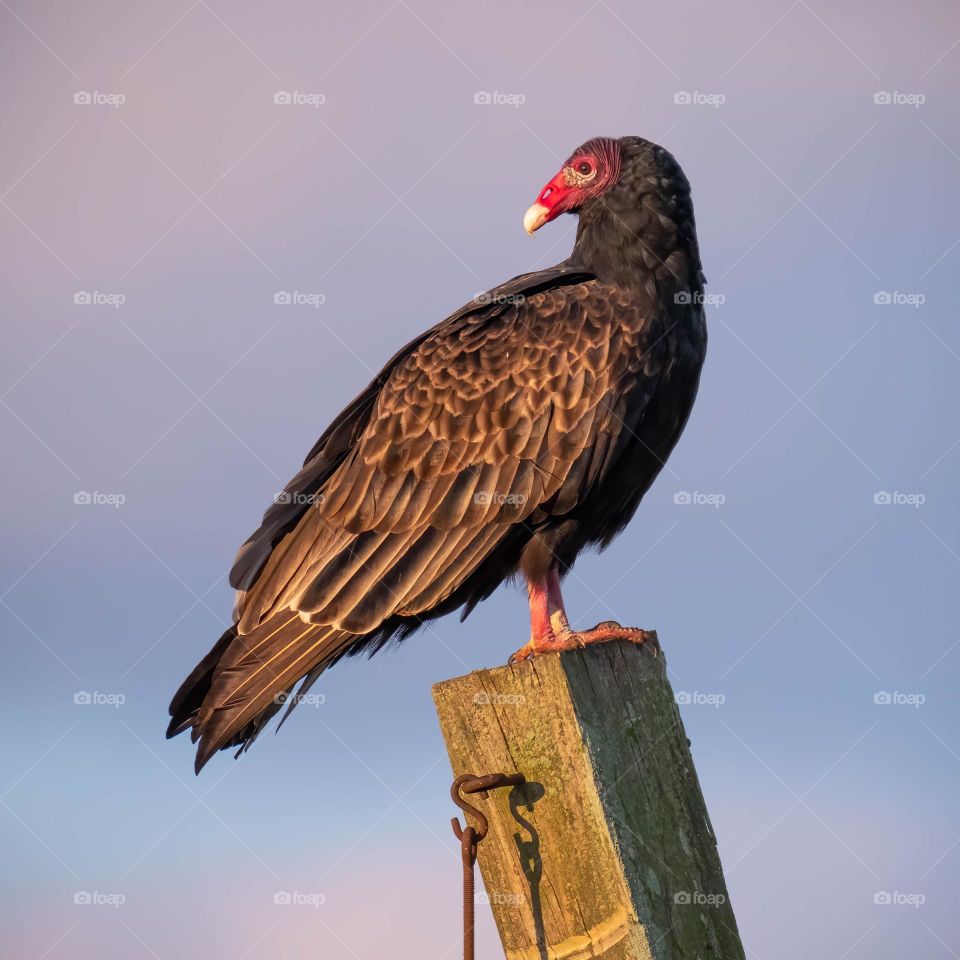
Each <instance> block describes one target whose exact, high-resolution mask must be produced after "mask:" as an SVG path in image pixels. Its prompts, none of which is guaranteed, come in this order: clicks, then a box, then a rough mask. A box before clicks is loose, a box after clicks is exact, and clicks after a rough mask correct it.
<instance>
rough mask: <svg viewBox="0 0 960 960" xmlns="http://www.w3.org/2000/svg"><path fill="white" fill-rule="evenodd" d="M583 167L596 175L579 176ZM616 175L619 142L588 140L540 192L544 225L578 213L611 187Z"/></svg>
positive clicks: (599, 138)
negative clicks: (560, 217) (558, 218)
mask: <svg viewBox="0 0 960 960" xmlns="http://www.w3.org/2000/svg"><path fill="white" fill-rule="evenodd" d="M583 164H588V165H589V167H590V170H591V171H595V173H593V174H591V173H587V174H583V173H581V171H580V167H581V165H583ZM619 175H620V144H619V142H618V141H616V140H614V139H612V138H610V137H596V138H594V139H593V140H588V141H587V142H586V143H585V144H584V145H583V146H582V147H579V148H578V149H577V150H575V151H574V152H573V153H572V154H571V155H570V157H569V159H568V160H567V162H566V163H565V164H564V165H563V166H562V167H561V168H560V172H559V173H558V174H557V175H556V176H555V177H554V178H553V179H552V180H551V181H550V182H549V183H548V184H547V185H546V186H545V187H544V188H543V189H542V190H541V191H540V195H539V196H538V197H537V203H539V204H541V205H542V206H544V207H546V208H547V210H548V211H549V212H548V213H547V216H546V218H545V220H544V223H549V222H550V221H551V220H554V219H556V218H557V217H558V216H560V214H561V213H569V212H572V211H574V210H578V209H579V208H580V207H581V206H582V205H583V204H584V203H585V202H586V201H587V200H589V199H591V198H592V197H597V196H599V195H600V194H602V193H604V192H605V191H606V190H608V189H609V188H610V187H611V186H613V184H614V183H616V182H617V178H618V177H619ZM584 181H586V182H584Z"/></svg>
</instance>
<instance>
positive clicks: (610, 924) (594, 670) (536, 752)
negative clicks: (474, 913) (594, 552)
mask: <svg viewBox="0 0 960 960" xmlns="http://www.w3.org/2000/svg"><path fill="white" fill-rule="evenodd" d="M433 697H434V701H435V703H436V707H437V713H438V715H439V717H440V726H441V729H442V731H443V736H444V739H445V741H446V744H447V750H448V752H449V754H450V762H451V765H452V767H453V772H454V776H460V775H461V774H464V773H472V774H475V775H477V776H482V775H484V774H488V773H522V774H524V775H525V776H526V779H527V783H526V784H525V785H523V786H521V787H514V788H512V789H502V790H496V791H493V792H491V793H490V795H489V798H488V799H486V800H479V799H473V798H471V802H473V803H474V804H475V805H476V806H477V807H478V808H480V809H482V810H483V811H484V813H486V814H487V816H488V817H489V819H490V832H489V834H488V835H487V837H486V839H485V840H484V841H483V842H482V843H481V844H480V846H479V858H478V859H479V864H480V869H481V872H482V875H483V881H484V886H485V888H486V891H487V898H488V900H489V903H490V906H491V908H492V909H493V914H494V918H495V919H496V922H497V928H498V930H499V932H500V939H501V941H502V942H503V947H504V952H505V953H506V956H507V958H508V960H581V958H583V960H586V958H588V957H602V958H605V960H607V958H609V960H640V958H643V960H697V958H704V960H706V958H711V960H743V956H744V953H743V947H742V945H741V943H740V938H739V935H738V933H737V925H736V921H735V919H734V916H733V910H732V909H731V906H730V901H729V898H728V896H727V888H726V884H725V883H724V879H723V873H722V871H721V868H720V858H719V856H718V854H717V848H716V839H715V837H714V834H713V829H712V827H711V825H710V818H709V816H708V815H707V809H706V806H705V805H704V802H703V795H702V794H701V792H700V785H699V783H698V781H697V775H696V771H695V770H694V767H693V760H692V759H691V756H690V749H689V744H688V741H687V738H686V735H685V733H684V730H683V723H682V722H681V720H680V713H679V710H678V709H677V706H676V703H675V702H674V697H673V691H672V690H671V688H670V683H669V681H668V680H667V675H666V664H665V662H664V658H663V654H662V652H661V651H660V648H659V645H658V644H657V642H656V640H653V641H650V642H648V643H646V644H644V645H643V646H636V645H634V644H632V643H628V642H625V641H614V642H611V643H604V644H597V645H594V646H590V647H587V648H586V649H583V650H575V651H570V652H565V653H561V654H548V655H546V656H541V657H537V658H535V659H533V660H527V661H525V662H523V663H520V664H517V665H515V666H507V667H499V668H497V669H494V670H481V671H477V672H475V673H471V674H469V675H468V676H465V677H458V678H456V679H454V680H447V681H444V682H443V683H438V684H436V686H434V688H433Z"/></svg>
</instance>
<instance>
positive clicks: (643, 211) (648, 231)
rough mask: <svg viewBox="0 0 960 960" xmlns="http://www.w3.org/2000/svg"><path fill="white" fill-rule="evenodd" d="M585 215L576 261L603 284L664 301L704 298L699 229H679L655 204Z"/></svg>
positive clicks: (601, 209)
mask: <svg viewBox="0 0 960 960" xmlns="http://www.w3.org/2000/svg"><path fill="white" fill-rule="evenodd" d="M618 206H619V209H616V208H614V207H613V205H612V204H611V205H607V206H599V207H598V208H596V209H593V210H590V211H582V212H581V215H580V225H579V227H578V229H577V239H576V243H575V244H574V247H573V254H572V255H571V260H572V261H573V262H574V263H576V264H577V265H578V266H583V267H585V268H586V269H588V270H589V271H590V272H591V273H593V274H594V275H595V276H596V277H597V278H598V279H599V280H602V281H603V282H605V283H610V284H613V285H615V286H618V287H624V288H626V289H629V290H637V291H641V290H646V291H648V292H649V291H650V286H651V284H653V285H654V286H655V287H656V288H657V291H658V292H659V293H660V294H661V295H672V294H673V293H674V292H677V291H685V290H689V291H690V292H692V293H702V291H703V278H702V274H701V272H700V255H699V252H698V250H697V242H696V234H695V232H694V228H693V224H692V222H690V223H679V224H678V223H675V222H674V221H673V220H672V219H670V217H669V216H666V215H665V214H664V213H663V211H662V210H660V209H658V208H657V205H656V204H655V202H653V201H651V202H644V201H643V200H641V201H640V202H638V203H635V204H634V205H631V206H625V205H618Z"/></svg>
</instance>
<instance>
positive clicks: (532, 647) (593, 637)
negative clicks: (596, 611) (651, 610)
mask: <svg viewBox="0 0 960 960" xmlns="http://www.w3.org/2000/svg"><path fill="white" fill-rule="evenodd" d="M655 636H656V634H654V633H653V632H651V631H649V630H641V629H640V628H639V627H623V626H621V625H620V624H619V623H617V622H616V621H615V620H604V621H603V622H602V623H598V624H597V625H596V626H595V627H592V628H591V629H590V630H577V631H574V630H570V629H569V628H568V629H565V630H560V631H557V632H554V631H550V632H549V633H546V634H544V635H543V636H541V637H531V638H530V640H529V642H528V643H527V644H525V645H524V646H522V647H521V648H520V649H519V650H517V652H516V653H514V654H512V655H511V657H510V659H509V660H508V661H507V663H508V664H514V663H519V662H520V661H521V660H529V659H530V658H531V657H539V656H540V655H541V654H544V653H558V652H560V651H561V650H576V649H578V648H580V647H586V646H589V645H590V644H591V643H606V642H607V641H608V640H629V641H630V642H631V643H644V642H646V641H647V640H650V639H653V638H654V637H655Z"/></svg>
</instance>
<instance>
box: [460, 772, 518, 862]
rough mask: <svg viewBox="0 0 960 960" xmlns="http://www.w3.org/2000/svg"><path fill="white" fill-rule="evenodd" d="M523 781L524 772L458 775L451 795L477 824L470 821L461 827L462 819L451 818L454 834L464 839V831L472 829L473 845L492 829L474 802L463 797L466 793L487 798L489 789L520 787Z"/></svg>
mask: <svg viewBox="0 0 960 960" xmlns="http://www.w3.org/2000/svg"><path fill="white" fill-rule="evenodd" d="M521 783H526V777H524V775H523V774H522V773H510V774H507V773H488V774H486V775H485V776H482V777H477V776H474V775H473V774H472V773H465V774H463V775H462V776H459V777H457V779H456V780H454V781H453V784H452V786H451V787H450V797H451V799H452V800H453V802H454V803H455V804H456V805H457V806H458V807H459V808H460V809H461V810H462V811H463V812H464V814H465V815H466V814H469V815H470V816H472V817H473V818H474V819H475V820H476V821H477V826H476V827H471V826H470V823H469V821H468V822H467V826H466V827H461V826H460V820H459V819H458V818H457V817H453V818H452V819H451V820H450V826H452V827H453V835H454V836H455V837H456V838H457V839H458V840H461V841H462V840H463V835H464V833H465V832H467V831H468V830H471V831H472V833H473V836H472V838H471V845H476V844H478V843H479V842H480V841H481V840H482V839H483V838H484V837H485V836H486V835H487V830H489V829H490V821H489V820H487V818H486V816H485V815H484V814H483V813H482V812H481V811H479V810H478V809H477V808H476V807H475V806H474V805H473V804H472V803H468V802H467V801H466V800H465V799H464V798H463V794H464V793H475V794H476V795H477V796H479V797H480V798H481V799H483V800H486V799H487V796H488V793H487V791H489V790H496V789H497V788H498V787H518V786H520V784H521ZM466 819H467V818H466V816H464V820H466Z"/></svg>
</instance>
